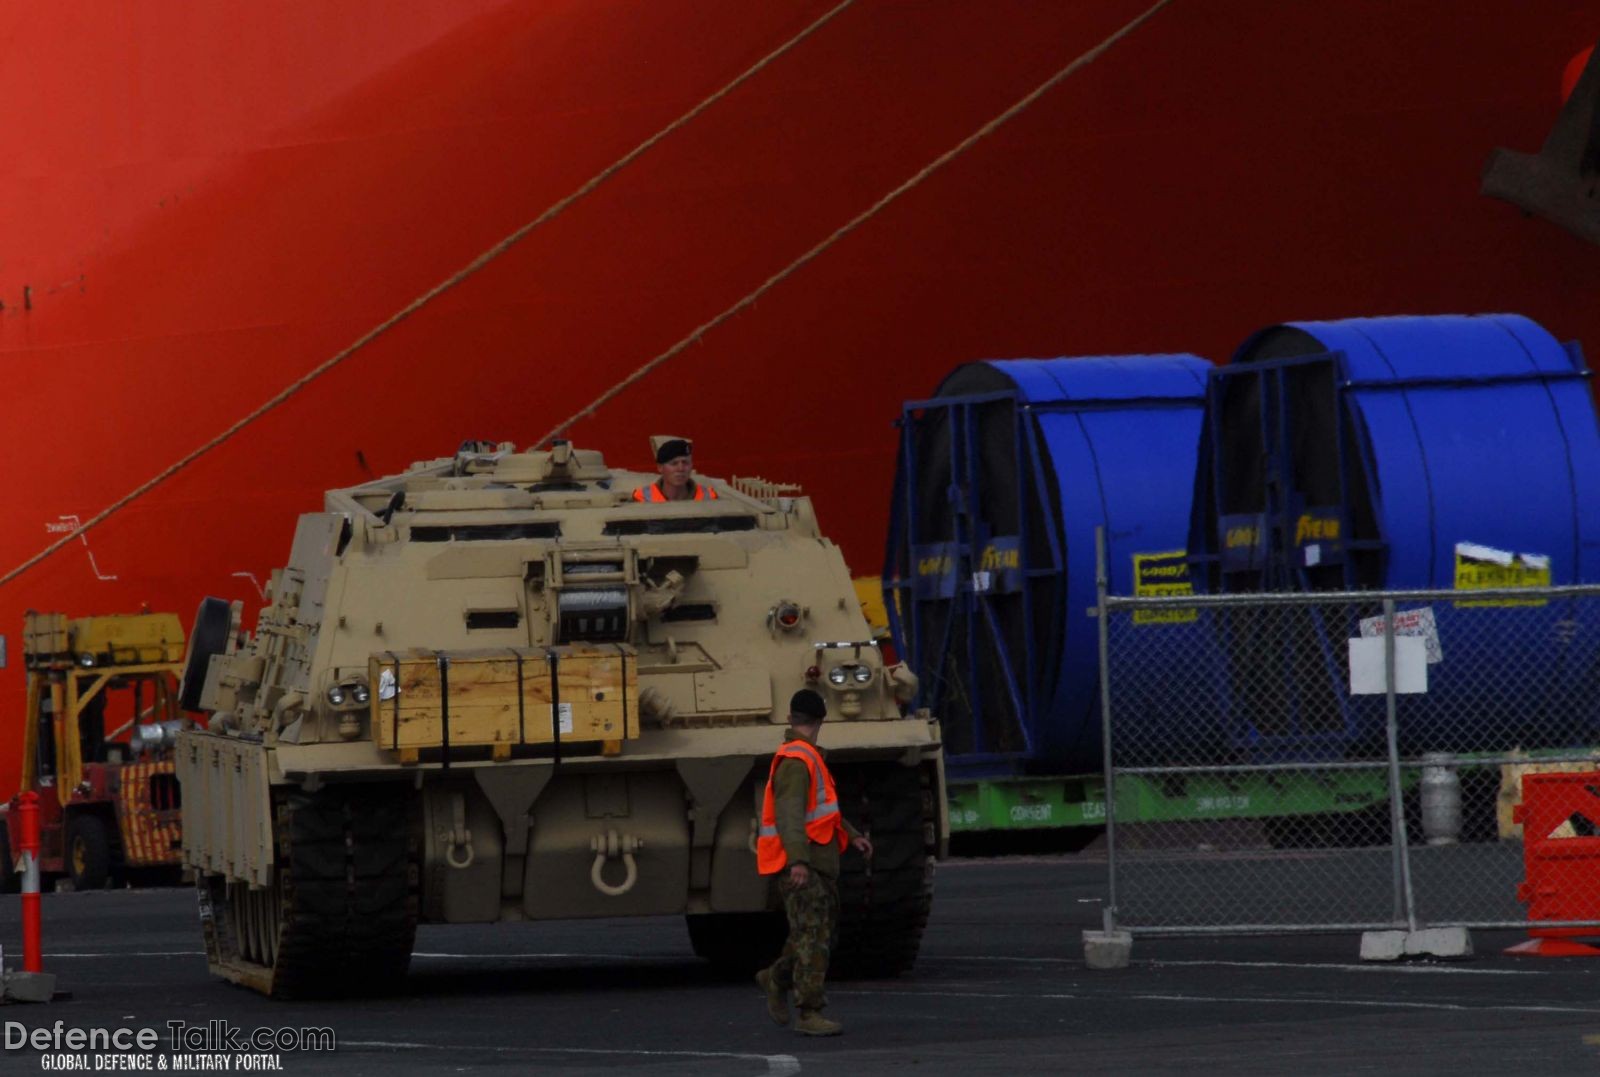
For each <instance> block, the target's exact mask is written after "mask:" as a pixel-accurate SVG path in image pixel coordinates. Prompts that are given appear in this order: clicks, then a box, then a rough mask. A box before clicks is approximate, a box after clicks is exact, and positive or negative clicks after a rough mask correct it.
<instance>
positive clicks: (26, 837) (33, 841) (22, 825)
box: [16, 790, 44, 972]
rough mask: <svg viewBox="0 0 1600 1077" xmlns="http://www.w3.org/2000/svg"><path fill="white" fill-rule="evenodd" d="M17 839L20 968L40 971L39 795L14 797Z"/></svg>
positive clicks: (41, 945) (41, 946) (41, 960)
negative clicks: (19, 886) (20, 873)
mask: <svg viewBox="0 0 1600 1077" xmlns="http://www.w3.org/2000/svg"><path fill="white" fill-rule="evenodd" d="M16 817H17V838H18V847H19V848H20V850H21V852H22V968H23V971H24V972H43V971H44V968H43V943H42V941H41V936H40V931H39V794H38V793H35V792H33V791H31V790H30V791H29V792H26V793H23V794H22V795H21V796H20V797H18V798H17V811H16Z"/></svg>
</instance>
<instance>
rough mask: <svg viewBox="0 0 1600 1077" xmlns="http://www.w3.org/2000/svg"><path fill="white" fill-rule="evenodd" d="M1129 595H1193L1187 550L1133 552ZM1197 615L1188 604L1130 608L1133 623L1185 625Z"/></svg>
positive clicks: (1150, 596) (1167, 596)
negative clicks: (1130, 593) (1132, 609)
mask: <svg viewBox="0 0 1600 1077" xmlns="http://www.w3.org/2000/svg"><path fill="white" fill-rule="evenodd" d="M1133 594H1134V597H1135V598H1170V597H1175V596H1179V595H1192V594H1194V584H1193V583H1192V582H1191V581H1190V579H1189V560H1188V551H1186V550H1167V551H1165V552H1163V553H1136V554H1134V555H1133ZM1198 617H1199V614H1198V613H1197V612H1196V611H1195V610H1194V609H1193V608H1192V607H1191V608H1189V609H1183V608H1174V609H1160V610H1134V611H1133V623H1134V624H1136V625H1171V624H1187V623H1189V622H1191V621H1194V620H1196V619H1197V618H1198Z"/></svg>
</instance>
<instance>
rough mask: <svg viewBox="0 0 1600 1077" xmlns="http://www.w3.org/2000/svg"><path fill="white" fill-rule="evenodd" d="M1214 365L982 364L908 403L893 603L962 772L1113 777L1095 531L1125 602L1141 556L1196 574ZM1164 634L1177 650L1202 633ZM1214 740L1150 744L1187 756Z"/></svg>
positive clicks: (1171, 630) (890, 560)
mask: <svg viewBox="0 0 1600 1077" xmlns="http://www.w3.org/2000/svg"><path fill="white" fill-rule="evenodd" d="M1210 366H1211V364H1210V363H1208V362H1206V361H1205V360H1204V359H1200V358H1198V357H1196V356H1191V355H1156V356H1117V357H1095V358H1078V359H1051V360H1001V361H990V362H986V363H974V364H969V365H967V366H963V367H960V368H958V369H957V370H956V371H955V372H953V373H952V374H951V375H950V376H949V377H948V378H946V379H945V381H944V383H943V384H941V385H940V387H939V390H938V394H937V395H936V396H935V397H934V398H932V399H930V400H926V401H914V402H911V403H909V404H907V405H906V418H905V420H904V422H905V425H906V428H905V429H904V430H903V441H902V450H901V459H900V464H899V467H898V472H897V475H896V495H897V496H896V503H895V506H894V513H895V520H894V523H893V525H892V528H891V539H890V546H889V550H888V556H887V558H886V561H887V564H886V566H885V570H884V581H885V594H884V601H885V605H886V607H887V608H888V609H889V610H890V613H891V624H892V626H893V627H894V630H895V634H896V644H897V646H898V647H899V648H900V651H901V653H902V654H904V655H906V656H907V657H908V658H909V660H910V661H911V662H912V663H913V665H914V666H915V667H916V668H917V669H918V670H920V671H922V674H921V675H922V686H921V691H920V693H919V697H918V703H919V705H922V706H929V707H931V708H933V709H934V710H935V712H936V713H938V714H940V716H941V719H942V724H943V728H944V730H945V736H946V742H947V744H948V745H950V757H949V758H950V763H951V767H952V769H953V770H954V771H955V772H957V773H963V774H968V775H970V776H982V775H989V774H1005V773H1021V772H1041V773H1073V772H1076V771H1082V770H1092V769H1095V768H1097V767H1098V766H1099V765H1100V758H1099V753H1100V716H1099V706H1098V703H1099V665H1098V629H1097V626H1096V624H1095V621H1094V619H1093V617H1092V616H1085V613H1084V611H1085V610H1088V609H1089V608H1091V607H1093V606H1094V605H1095V602H1096V584H1095V575H1096V548H1095V537H1094V536H1095V530H1096V528H1098V527H1103V528H1104V529H1105V531H1106V533H1107V535H1108V540H1109V544H1110V548H1109V551H1108V562H1109V564H1108V567H1109V569H1110V575H1111V586H1112V589H1113V591H1115V592H1116V593H1119V594H1123V593H1131V592H1132V591H1133V590H1134V587H1135V571H1136V558H1137V559H1140V560H1141V561H1142V560H1143V559H1145V558H1151V559H1152V560H1155V559H1159V558H1157V557H1156V555H1162V554H1165V555H1168V559H1169V560H1171V561H1172V563H1173V564H1174V565H1175V566H1177V567H1178V568H1179V569H1180V571H1181V570H1182V569H1183V566H1184V561H1183V558H1182V556H1181V550H1182V547H1183V537H1184V535H1185V533H1186V531H1187V529H1188V520H1189V497H1190V493H1191V490H1192V488H1193V477H1194V467H1195V458H1196V453H1197V447H1198V441H1199V433H1200V409H1201V404H1202V401H1203V394H1204V386H1205V376H1206V372H1207V371H1208V370H1209V369H1210ZM1019 423H1020V424H1022V429H1021V431H1020V434H1021V436H1020V437H1019V436H1018V434H1019V431H1018V425H1017V424H1019ZM953 449H954V450H955V451H952V450H953ZM1013 552H1014V555H1015V556H1014V557H1013V556H1012V554H1013ZM1013 562H1014V563H1013ZM986 563H988V564H989V565H990V568H989V569H985V567H984V565H985V564H986ZM985 572H988V573H989V575H988V576H987V577H985V576H984V575H983V574H984V573H985ZM1151 628H1152V630H1154V631H1160V632H1165V633H1166V635H1164V636H1163V637H1162V641H1163V642H1167V643H1169V644H1171V643H1174V641H1176V640H1177V638H1178V636H1179V635H1181V634H1183V633H1187V632H1191V631H1193V630H1194V629H1193V628H1192V627H1190V626H1189V625H1187V624H1175V625H1156V626H1151ZM1201 667H1204V663H1197V664H1196V669H1195V670H1194V671H1193V673H1194V675H1195V676H1206V675H1208V672H1207V671H1208V669H1209V667H1205V668H1201ZM1156 720H1158V717H1157V716H1154V715H1151V716H1140V715H1130V716H1128V721H1129V722H1130V723H1134V722H1144V721H1156ZM1197 735H1198V731H1196V730H1193V729H1187V728H1186V729H1182V730H1166V731H1160V732H1156V731H1152V732H1150V733H1147V734H1142V737H1143V739H1144V740H1146V741H1147V742H1148V746H1149V748H1150V750H1152V751H1164V752H1177V753H1180V754H1181V752H1182V751H1183V746H1182V743H1181V742H1183V741H1184V739H1185V738H1191V737H1194V736H1197ZM1137 740H1138V738H1136V739H1135V740H1134V741H1131V742H1130V743H1137ZM1127 758H1132V757H1131V756H1129V757H1127Z"/></svg>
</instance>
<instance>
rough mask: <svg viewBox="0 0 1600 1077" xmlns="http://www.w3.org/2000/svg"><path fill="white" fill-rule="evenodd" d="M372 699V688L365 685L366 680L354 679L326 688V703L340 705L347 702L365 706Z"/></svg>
mask: <svg viewBox="0 0 1600 1077" xmlns="http://www.w3.org/2000/svg"><path fill="white" fill-rule="evenodd" d="M371 699H372V689H370V688H368V687H367V682H366V681H355V682H353V683H351V684H335V685H330V686H329V688H328V705H329V706H332V707H342V706H344V705H345V704H346V703H347V702H348V703H354V704H355V705H356V706H365V705H366V704H367V702H368V701H369V700H371Z"/></svg>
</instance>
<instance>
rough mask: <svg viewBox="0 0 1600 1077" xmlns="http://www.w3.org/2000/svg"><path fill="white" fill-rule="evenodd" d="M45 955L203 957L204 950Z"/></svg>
mask: <svg viewBox="0 0 1600 1077" xmlns="http://www.w3.org/2000/svg"><path fill="white" fill-rule="evenodd" d="M44 956H45V957H51V958H55V957H88V958H96V957H204V956H206V952H205V951H204V950H106V951H104V952H103V953H77V954H62V953H57V952H56V951H54V950H46V951H45V952H44Z"/></svg>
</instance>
